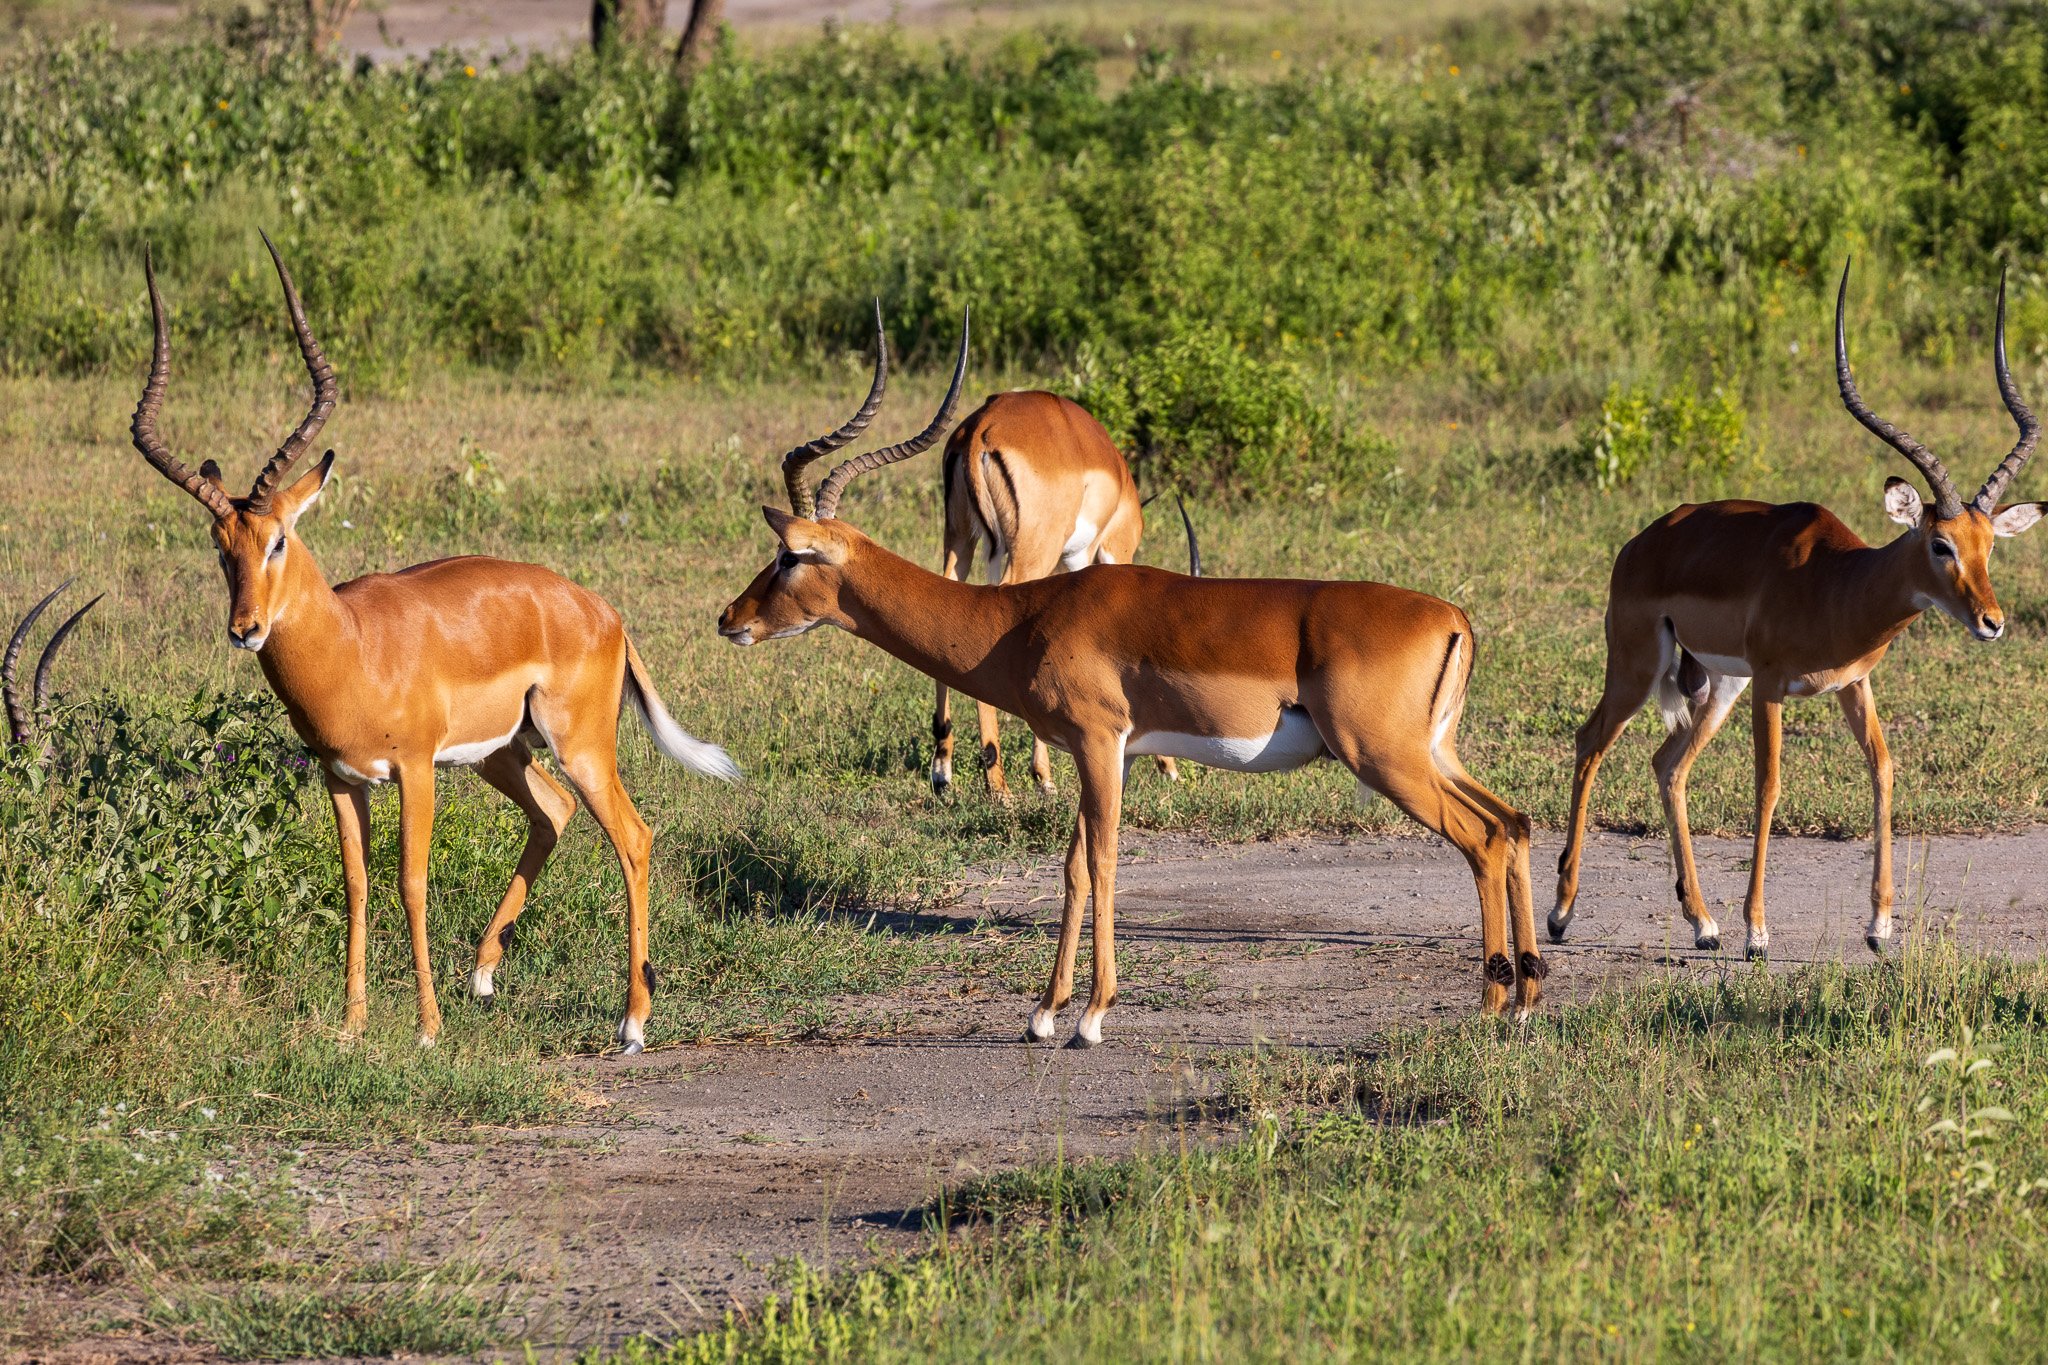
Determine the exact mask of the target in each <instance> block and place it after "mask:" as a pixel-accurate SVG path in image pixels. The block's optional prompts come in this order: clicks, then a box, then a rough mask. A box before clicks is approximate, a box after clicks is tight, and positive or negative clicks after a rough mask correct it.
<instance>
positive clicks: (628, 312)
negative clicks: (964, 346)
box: [0, 0, 2048, 386]
mask: <svg viewBox="0 0 2048 1365" xmlns="http://www.w3.org/2000/svg"><path fill="white" fill-rule="evenodd" d="M2043 50H2048V7H2043V6H2040V5H1994V4H1990V3H1988V2H1986V0H1883V2H1882V3H1871V4H1866V5H1862V6H1857V7H1851V8H1850V9H1848V10H1843V9H1841V8H1840V7H1839V6H1837V5H1836V4H1835V3H1834V0H1800V2H1799V3H1794V4H1789V5H1767V4H1763V3H1760V2H1759V0H1746V2H1745V3H1736V4H1730V5H1705V4H1699V3H1697V2H1696V0H1638V3H1636V4H1634V5H1631V6H1629V7H1628V8H1626V9H1624V10H1622V11H1620V12H1619V13H1616V14H1612V15H1609V16H1605V17H1602V18H1599V19H1597V20H1587V21H1584V22H1580V23H1568V24H1564V25H1562V26H1560V29H1559V31H1558V33H1557V35H1556V36H1555V37H1553V38H1552V39H1551V40H1550V41H1549V42H1548V43H1546V44H1545V45H1544V46H1543V47H1542V48H1541V49H1540V50H1539V51H1538V52H1537V53H1536V54H1535V55H1534V56H1533V57H1531V58H1529V59H1527V60H1524V61H1521V62H1519V63H1516V62H1505V63H1504V64H1503V66H1502V69H1500V70H1498V71H1497V72H1495V73H1494V74H1492V75H1490V76H1481V75H1478V74H1476V73H1473V72H1470V71H1467V72H1463V73H1462V74H1454V73H1453V71H1452V70H1451V67H1450V65H1449V64H1448V63H1447V62H1446V61H1444V60H1443V58H1444V54H1443V53H1442V52H1441V51H1438V50H1433V49H1430V48H1427V47H1424V48H1422V49H1420V50H1418V51H1416V52H1415V53H1414V54H1413V55H1412V56H1410V57H1404V58H1401V59H1398V60H1397V59H1386V58H1379V57H1367V56H1356V57H1354V58H1352V59H1350V60H1333V61H1331V62H1328V63H1326V64H1320V65H1318V66H1317V67H1315V68H1313V69H1305V70H1300V71H1296V72H1294V73H1292V74H1288V75H1285V76H1280V77H1277V78H1264V79H1259V78H1254V77H1252V76H1249V75H1231V74H1228V73H1219V72H1218V71H1216V70H1215V69H1213V68H1212V67H1210V66H1209V65H1208V64H1207V63H1204V62H1202V61H1200V60H1197V59H1195V58H1194V57H1193V56H1190V57H1187V58H1166V57H1154V58H1149V59H1148V60H1146V61H1144V62H1143V63H1141V64H1140V67H1139V70H1138V71H1137V73H1136V75H1135V77H1134V78H1133V79H1132V80H1130V81H1129V82H1127V83H1124V84H1122V85H1120V86H1117V87H1115V88H1113V89H1112V88H1110V87H1109V86H1108V85H1107V84H1106V83H1105V82H1103V81H1102V80H1101V79H1100V78H1099V73H1098V71H1097V69H1096V57H1095V55H1094V53H1093V52H1091V51H1090V50H1088V49H1086V48H1083V47H1081V46H1079V45H1077V44H1076V43H1073V42H1071V41H1068V40H1066V39H1063V38H1061V37H1059V36H1057V35H1047V34H1037V33H1024V34H1019V35H1013V36H1011V37H1009V38H1006V39H1003V40H1001V41H1000V42H997V43H994V44H984V49H983V50H977V51H973V52H969V51H965V50H961V49H956V48H951V47H939V48H930V47H924V46H920V45H916V44H912V43H911V42H909V41H907V40H906V39H905V38H904V37H903V36H902V35H901V34H899V33H897V32H896V31H894V30H893V29H889V28H873V29H869V28H848V29H836V30H833V31H832V32H830V33H828V34H827V35H826V36H825V37H823V38H821V39H820V40H818V41H817V42H814V43H810V44H801V45H796V46H791V47H784V48H775V49H771V50H766V51H758V52H757V51H751V50H748V49H745V48H739V47H734V48H730V49H728V50H726V51H724V52H722V53H721V55H720V59H719V60H718V61H717V62H715V63H714V64H712V66H711V67H710V68H709V69H708V70H707V71H706V72H705V73H704V75H703V76H702V77H701V78H700V79H699V80H697V81H696V82H695V83H694V84H692V85H691V86H690V87H689V88H688V90H687V91H685V90H683V89H681V88H680V87H678V86H677V85H676V84H675V83H674V82H673V81H672V80H671V79H670V78H669V77H668V75H667V73H666V71H665V70H664V69H663V67H662V65H661V64H660V63H659V62H658V61H653V60H648V59H646V58H645V57H644V56H643V55H639V54H635V53H633V52H630V51H621V52H615V53H612V54H609V55H605V56H598V55H593V54H590V53H584V52H579V53H570V54H566V55H561V56H541V55H536V56H534V57H532V58H531V59H530V60H528V61H526V62H524V63H523V64H522V65H520V66H518V67H517V68H513V67H509V66H504V65H498V64H493V63H491V62H488V61H485V62H482V63H481V64H479V63H476V62H472V61H469V60H466V59H464V58H463V57H461V56H459V55H455V54H440V55H437V56H435V57H434V58H432V59H430V60H427V61H424V62H419V63H410V64H406V65H402V66H385V67H377V68H374V69H364V70H357V71H348V70H344V69H341V68H339V67H329V66H325V65H319V64H313V63H309V62H307V61H306V60H305V59H304V58H303V57H302V56H301V55H299V54H298V52H297V51H296V50H295V49H293V48H291V47H289V46H285V45H280V44H278V43H276V42H274V41H272V40H270V39H267V38H263V37H262V36H261V35H255V36H252V34H251V33H250V32H247V31H242V30H231V29H222V28H205V27H201V28H198V29H188V30H185V31H183V32H181V33H179V34H176V35H174V36H172V37H169V38H150V39H147V40H144V41H140V42H132V43H126V44H120V45H117V44H116V43H114V42H113V41H112V38H111V33H110V32H109V31H106V30H96V31H94V32H92V33H88V34H86V35H85V36H82V37H76V38H72V39H69V40H67V41H63V42H60V43H54V44H43V43H37V42H33V41H31V42H26V43H24V44H23V45H21V46H20V47H18V48H17V49H16V50H15V51H13V52H11V53H9V54H7V55H6V56H4V57H0V368H5V369H7V370H11V371H14V372H44V371H49V370H65V371H94V372H96V371H102V370H107V369H114V370H121V371H124V372H125V371H127V370H129V369H132V368H134V367H135V366H137V365H138V364H139V363H140V361H139V357H140V355H141V353H142V349H143V346H144V344H145V341H146V335H147V320H146V314H145V312H144V309H143V306H142V298H141V290H140V279H139V273H140V272H139V270H138V268H137V267H138V260H137V257H138V256H139V254H140V247H141V245H142V243H143V242H144V241H152V242H154V244H155V245H156V247H157V248H158V253H159V263H160V265H161V266H162V268H163V271H164V275H165V280H166V284H167V286H168V289H169V294H170V302H171V307H172V310H173V313H174V315H175V318H176V322H177V325H178V336H179V340H178V345H179V350H180V357H181V361H180V363H181V364H183V365H188V366H189V365H192V364H195V363H196V364H201V365H222V364H229V363H234V362H236V361H239V360H241V359H243V358H245V357H246V356H248V355H250V354H253V353H258V352H259V351H260V350H261V349H264V348H268V347H271V346H274V345H275V338H276V335H277V328H278V316H277V305H276V300H275V297H274V286H273V284H272V282H271V281H270V280H269V279H267V278H266V269H265V267H266V264H267V263H265V262H264V261H263V260H262V256H261V252H260V251H259V250H257V248H256V246H255V243H254V241H253V235H252V234H251V233H250V231H249V228H250V226H251V225H252V224H254V223H265V224H268V225H269V226H270V227H271V229H272V231H273V233H274V234H275V235H277V236H278V237H279V239H280V242H281V244H282V245H283V246H284V247H285V249H286V250H287V251H288V252H290V254H291V256H292V259H293V261H294V264H295V266H296V267H297V269H298V274H299V278H300V282H301V284H302V286H303V287H304V288H305V290H306V294H307V298H308V302H309V304H310V305H311V306H312V309H313V312H314V313H315V315H316V317H317V319H318V322H319V324H320V327H321V330H322V332H323V335H324V337H325V339H326V341H327V343H328V347H329V350H330V351H331V352H332V353H333V354H334V356H335V358H336V360H337V362H338V363H339V364H340V365H341V367H342V370H343V373H344V376H345V377H346V379H347V381H348V382H349V383H351V384H354V385H367V386H378V385H403V384H404V383H405V382H406V381H407V376H409V375H411V374H413V373H415V372H416V371H418V369H419V368H420V366H421V365H422V364H442V365H457V366H486V367H492V368H500V369H510V370H520V371H526V372H531V373H534V374H538V375H542V376H547V377H551V378H570V379H575V380H590V379H593V378H604V377H606V376H609V375H612V374H614V373H620V372H625V373H631V372H636V371H647V372H660V373H666V372H670V371H674V370H677V369H682V370H687V371H691V372H698V373H703V372H710V373H716V374H721V375H730V376H735V377H742V378H751V377H757V376H759V375H761V374H763V373H767V372H781V371H785V370H788V369H790V368H792V367H797V368H805V369H816V368H818V367H820V366H821V365H824V364H829V363H831V362H833V361H834V360H836V358H837V357H838V356H840V355H843V354H844V353H845V352H847V351H849V350H857V349H859V348H860V347H861V346H862V345H863V344H864V342H865V340H866V338H865V329H866V325H867V316H868V314H867V301H868V299H869V298H870V297H872V296H874V295H877V294H879V295H881V296H882V297H883V298H884V299H885V301H886V302H887V304H888V315H889V319H890V323H891V326H892V328H894V329H895V336H894V337H893V338H892V340H895V341H896V342H897V343H898V345H897V350H898V351H899V353H900V352H904V351H906V350H907V351H909V352H910V353H911V354H912V356H913V358H931V359H935V358H936V357H937V352H938V351H939V350H941V349H942V348H943V346H944V342H943V340H942V338H943V337H945V336H947V335H949V334H950V330H951V327H952V325H953V320H954V319H955V318H957V316H958V314H959V309H960V306H961V305H962V304H965V303H972V304H973V305H974V306H975V308H976V319H977V324H978V325H977V328H976V336H977V338H978V341H979V346H978V350H977V359H978V360H979V361H981V362H982V363H987V362H989V361H991V360H994V361H997V362H1006V363H1012V364H1024V365H1031V366H1039V365H1052V366H1063V365H1066V364H1069V363H1071V362H1072V361H1073V360H1074V359H1075V358H1076V357H1077V356H1078V355H1079V354H1080V352H1081V350H1082V348H1083V347H1089V348H1092V349H1094V350H1095V351H1096V352H1097V353H1098V354H1102V355H1122V354H1126V353H1131V352H1136V351H1141V350H1144V349H1146V348H1150V347H1154V346H1160V345H1170V344H1174V343H1175V342H1176V338H1178V337H1180V335H1181V334H1182V333H1183V332H1184V331H1185V330H1186V328H1187V325H1188V321H1189V320H1198V321H1199V322H1200V323H1201V324H1202V325H1205V326H1208V325H1213V326H1216V327H1219V328H1221V329H1223V330H1224V331H1225V332H1227V333H1228V334H1229V335H1230V336H1231V337H1233V338H1235V339H1236V340H1238V341H1242V342H1244V343H1245V344H1246V346H1247V348H1248V350H1249V351H1250V352H1251V353H1252V354H1254V355H1255V356H1260V357H1274V356H1280V357H1286V356H1290V355H1301V354H1304V353H1305V354H1309V355H1319V354H1328V355H1330V356H1332V357H1334V358H1336V360H1337V361H1338V362H1339V363H1344V364H1355V365H1361V366H1371V367H1372V368H1373V369H1374V370H1375V371H1376V372H1383V371H1400V370H1402V369H1405V368H1412V367H1415V366H1418V365H1426V364H1431V363H1437V362H1441V361H1444V360H1450V361H1452V362H1454V363H1456V364H1457V365H1459V366H1460V367H1461V369H1463V370H1465V371H1467V372H1469V373H1471V374H1473V375H1474V376H1475V378H1477V379H1479V380H1482V381H1491V380H1497V379H1500V378H1504V377H1510V376H1514V375H1517V374H1520V373H1525V372H1527V371H1529V370H1530V369H1532V368H1536V369H1541V368H1544V367H1551V368H1562V367H1583V366H1585V365H1588V364H1591V365H1595V366H1599V365H1607V366H1610V367H1614V368H1619V367H1620V366H1621V365H1623V364H1626V365H1627V366H1628V367H1629V368H1630V369H1631V370H1633V371H1636V372H1644V371H1646V370H1647V371H1652V372H1664V373H1683V372H1685V371H1686V369H1687V368H1688V367H1690V368H1697V367H1698V364H1699V362H1700V361H1701V360H1702V359H1705V360H1708V361H1710V362H1711V363H1712V364H1713V365H1715V366H1717V367H1720V368H1722V369H1723V370H1724V371H1726V370H1729V369H1732V368H1734V367H1737V366H1740V365H1742V364H1743V363H1744V362H1745V361H1747V360H1753V359H1754V358H1755V357H1757V356H1760V355H1763V354H1766V353H1771V352H1773V351H1775V352H1777V353H1782V348H1783V345H1784V344H1785V342H1786V341H1788V340H1791V339H1803V340H1807V341H1811V340H1813V339H1814V338H1813V333H1814V332H1815V331H1816V330H1817V329H1818V324H1816V322H1815V321H1814V318H1815V314H1816V312H1817V308H1818V306H1819V305H1820V304H1821V303H1822V296H1823V294H1824V291H1825V288H1826V279H1827V277H1828V276H1829V275H1830V274H1831V271H1832V269H1833V268H1834V266H1835V264H1836V263H1837V262H1838V261H1839V260H1840V258H1841V255H1842V253H1843V252H1844V251H1845V250H1847V249H1848V248H1849V247H1851V246H1854V247H1856V248H1857V249H1858V251H1859V253H1860V254H1862V256H1863V258H1864V259H1865V260H1867V261H1868V262H1869V268H1868V270H1867V271H1866V272H1864V273H1863V274H1862V275H1861V278H1865V279H1868V280H1870V281H1871V284H1870V285H1869V286H1866V287H1873V288H1876V287H1885V285H1886V282H1887V280H1888V279H1889V278H1893V277H1897V276H1900V275H1902V274H1908V273H1909V274H1910V276H1911V278H1912V279H1913V281H1914V282H1915V284H1914V287H1913V288H1911V289H1909V290H1900V291H1896V292H1897V293H1898V295H1899V297H1897V298H1895V299H1893V300H1891V303H1892V306H1891V307H1890V309H1889V310H1888V317H1889V318H1890V320H1891V321H1892V322H1893V323H1894V325H1895V326H1896V327H1897V329H1898V333H1899V336H1900V339H1901V340H1902V341H1903V342H1904V343H1905V344H1906V345H1907V346H1908V347H1909V348H1927V347H1933V348H1936V349H1939V348H1941V347H1943V346H1946V345H1951V344H1953V340H1954V338H1956V337H1957V336H1959V335H1977V334H1979V333H1981V330H1982V328H1983V325H1984V322H1985V318H1984V317H1983V316H1982V313H1983V311H1984V310H1983V308H1982V307H1981V304H1982V298H1981V294H1982V290H1983V289H1985V288H1987V287H1988V284H1989V279H1990V276H1991V274H1992V273H1993V269H1994V266H1995V265H1996V263H1998V262H1999V261H2002V260H2006V259H2013V260H2017V261H2025V260H2029V259H2038V258H2040V257H2042V256H2043V255H2044V254H2048V211H2044V209H2043V208H2042V206H2041V205H2039V204H2038V203H2037V202H2036V201H2037V200H2038V198H2039V196H2038V195H2036V194H2035V193H2034V191H2033V190H2032V189H2031V188H2029V187H2030V186H2033V185H2035V184H2037V183H2038V182H2039V181H2040V178H2041V176H2040V174H2039V173H2038V172H2039V171H2040V169H2041V168H2040V166H2038V165H2037V164H2036V163H2037V162H2038V161H2039V160H2040V158H2041V156H2042V155H2043V154H2042V153H2040V152H2038V151H2036V150H2034V141H2036V140H2031V139H2029V138H2028V136H2027V135H2026V130H2027V129H2030V128H2033V127H2038V126H2040V124H2041V122H2042V121H2043V120H2044V119H2048V83H2043V82H2041V81H2039V80H2037V79H2034V77H2033V72H2034V70H2035V67H2036V66H2037V65H2038V61H2037V58H2038V54H2039V53H2040V52H2041V51H2043ZM2030 63H2031V65H2030ZM1675 90H1677V91H1689V92H1692V95H1691V98H1689V99H1688V100H1687V101H1686V102H1685V106H1684V107H1685V109H1686V113H1685V115H1684V119H1683V121H1682V122H1680V121H1679V120H1678V119H1677V116H1676V115H1675V114H1674V112H1673V110H1674V105H1673V99H1672V95H1673V92H1674V91H1675ZM2016 303H2017V309H2018V311H2017V315H2016V317H2015V325H2016V328H2020V327H2023V326H2024V325H2025V324H2026V323H2027V322H2028V321H2029V320H2030V319H2029V317H2028V314H2030V313H2034V312H2035V311H2036V310H2037V309H2038V308H2039V305H2038V304H2033V303H2029V302H2028V299H2027V295H2026V293H2025V292H2024V291H2023V292H2021V293H2020V295H2019V296H2018V298H2017V300H2016Z"/></svg>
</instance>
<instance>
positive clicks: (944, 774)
mask: <svg viewBox="0 0 2048 1365" xmlns="http://www.w3.org/2000/svg"><path fill="white" fill-rule="evenodd" d="M973 559H974V541H973V539H972V538H969V539H968V540H967V542H966V546H965V551H964V553H963V550H962V547H961V545H960V543H959V542H958V540H957V539H956V538H955V537H954V535H953V533H952V530H951V528H950V527H949V528H948V529H947V532H946V549H945V554H944V555H943V557H942V558H941V559H940V562H939V574H940V576H942V577H945V578H950V579H952V580H953V581H954V582H956V583H958V582H960V581H961V580H962V579H963V578H964V577H965V576H966V574H967V572H968V569H969V568H970V567H971V564H972V561H973ZM938 687H939V697H938V702H937V703H936V704H935V705H934V706H933V707H932V791H933V792H935V793H936V794H938V795H940V796H944V795H945V794H946V789H947V788H948V787H951V786H952V785H953V706H952V695H951V693H950V692H948V690H947V688H946V685H945V684H944V683H940V684H939V685H938Z"/></svg>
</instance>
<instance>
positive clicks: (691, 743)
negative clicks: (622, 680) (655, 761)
mask: <svg viewBox="0 0 2048 1365" xmlns="http://www.w3.org/2000/svg"><path fill="white" fill-rule="evenodd" d="M626 695H627V697H628V698H630V699H631V701H632V703H633V711H634V713H635V714H637V715H638V716H639V717H640V723H641V724H642V725H644V726H646V727H647V733H648V735H649V736H650V737H652V738H653V740H654V747H655V748H657V749H659V750H661V751H662V752H663V753H664V754H666V755H668V756H669V757H670V758H672V759H674V760H675V761H676V762H678V763H680V764H682V765H683V766H684V767H685V768H688V769H689V770H690V771H691V772H693V773H702V774H704V776H706V777H715V778H717V779H718V780H719V781H721V782H737V781H739V780H740V765H739V764H737V763H735V762H733V761H732V755H730V754H728V753H726V751H725V750H723V749H721V748H719V747H718V746H717V745H716V744H707V743H705V742H704V741H703V740H701V739H698V738H697V737H696V736H695V735H693V734H691V733H690V732H689V731H687V730H685V729H683V727H682V726H680V725H678V724H676V722H675V718H674V717H673V716H671V715H669V713H668V709H667V708H666V707H664V706H663V705H662V704H661V698H659V697H656V696H652V695H650V694H649V693H648V691H647V689H645V688H643V687H641V686H639V685H638V684H637V683H634V682H633V681H632V680H631V679H630V678H629V679H628V680H627V683H626Z"/></svg>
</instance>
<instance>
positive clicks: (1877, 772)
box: [1835, 677, 1892, 953]
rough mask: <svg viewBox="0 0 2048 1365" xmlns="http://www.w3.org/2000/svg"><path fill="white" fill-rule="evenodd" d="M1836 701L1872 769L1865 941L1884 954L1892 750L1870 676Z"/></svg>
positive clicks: (1887, 929)
mask: <svg viewBox="0 0 2048 1365" xmlns="http://www.w3.org/2000/svg"><path fill="white" fill-rule="evenodd" d="M1835 700H1836V701H1838V702H1840V703H1841V704H1842V719H1844V720H1846V721H1847V722H1849V733H1850V734H1852V735H1854V736H1855V737H1856V743H1857V745H1858V746H1859V747H1860V748H1861V749H1862V750H1863V761H1864V762H1865V763H1867V764H1868V765H1869V766H1870V800H1871V814H1870V830H1871V842H1872V843H1873V844H1875V845H1876V849H1875V861H1874V863H1873V865H1872V867H1871V870H1870V930H1869V932H1868V933H1867V934H1865V935H1864V938H1863V941H1864V942H1865V943H1867V944H1869V945H1870V951H1871V952H1873V953H1881V952H1883V951H1884V944H1885V940H1886V939H1888V938H1890V937H1891V936H1892V751H1891V749H1890V747H1889V746H1887V745H1886V744H1885V742H1884V727H1883V726H1882V725H1881V724H1879V723H1878V719H1877V701H1876V699H1875V698H1874V697H1873V696H1872V695H1871V692H1870V679H1869V678H1868V677H1864V678H1862V679H1859V680H1858V681H1857V682H1856V683H1854V684H1853V685H1851V686H1849V687H1845V688H1843V689H1842V690H1841V691H1839V692H1837V693H1835Z"/></svg>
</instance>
